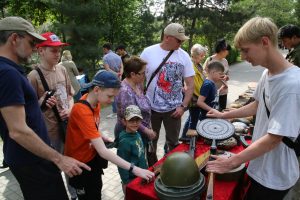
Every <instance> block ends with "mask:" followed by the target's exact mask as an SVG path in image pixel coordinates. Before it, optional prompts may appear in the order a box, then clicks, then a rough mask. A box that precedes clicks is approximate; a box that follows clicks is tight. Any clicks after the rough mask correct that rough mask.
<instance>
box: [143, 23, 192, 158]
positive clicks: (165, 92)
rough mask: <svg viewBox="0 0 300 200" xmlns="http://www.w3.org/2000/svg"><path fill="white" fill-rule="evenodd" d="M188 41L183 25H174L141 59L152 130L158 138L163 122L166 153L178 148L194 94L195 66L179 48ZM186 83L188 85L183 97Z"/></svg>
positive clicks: (154, 142)
mask: <svg viewBox="0 0 300 200" xmlns="http://www.w3.org/2000/svg"><path fill="white" fill-rule="evenodd" d="M188 39H189V37H187V36H185V30H184V28H183V26H182V25H181V24H178V23H171V24H169V25H168V26H167V27H166V28H165V29H164V32H163V37H162V42H161V43H160V44H155V45H152V46H150V47H147V48H146V49H144V51H143V52H142V54H141V58H142V59H143V60H145V61H146V62H147V63H148V64H147V67H146V80H147V85H148V84H149V86H148V88H147V93H146V95H147V96H148V98H149V99H150V102H151V109H152V116H151V123H152V128H153V130H154V131H155V132H156V133H158V134H157V136H159V131H160V128H161V123H162V122H163V124H164V126H165V129H166V144H167V149H166V151H167V152H168V151H169V150H172V149H174V148H175V147H176V146H177V144H178V138H179V132H180V127H181V116H182V115H183V113H184V112H185V111H186V110H187V109H188V104H189V102H190V100H191V98H192V94H193V90H194V75H195V71H194V69H193V63H192V62H191V59H190V57H189V55H188V53H187V52H186V51H184V50H183V49H181V48H180V46H181V44H182V43H183V42H184V41H186V40H188ZM172 51H173V52H172ZM170 52H172V54H171V53H170ZM169 53H170V57H169V58H168V59H167V60H166V62H165V63H163V65H162V67H161V68H160V70H159V71H158V73H157V74H156V75H155V76H154V78H153V79H152V80H151V81H150V77H151V76H152V74H153V73H154V71H156V69H157V68H158V67H159V66H160V65H161V64H162V62H163V60H164V58H165V57H167V56H168V54H169ZM183 82H185V84H184V88H185V89H184V95H183V85H182V83H183ZM157 141H158V137H157V138H156V139H155V140H154V141H153V144H154V149H155V152H156V148H157ZM154 155H155V158H154V160H156V161H157V156H156V154H154Z"/></svg>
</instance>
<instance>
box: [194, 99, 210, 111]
mask: <svg viewBox="0 0 300 200" xmlns="http://www.w3.org/2000/svg"><path fill="white" fill-rule="evenodd" d="M205 99H206V97H205V96H202V95H199V97H198V100H197V105H198V106H199V107H200V108H202V109H203V110H206V111H210V110H211V109H212V107H210V106H209V105H207V104H206V103H205Z"/></svg>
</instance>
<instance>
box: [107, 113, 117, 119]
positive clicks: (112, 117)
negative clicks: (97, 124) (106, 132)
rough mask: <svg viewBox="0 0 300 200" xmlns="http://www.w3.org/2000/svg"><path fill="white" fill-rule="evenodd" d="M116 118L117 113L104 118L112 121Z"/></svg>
mask: <svg viewBox="0 0 300 200" xmlns="http://www.w3.org/2000/svg"><path fill="white" fill-rule="evenodd" d="M116 117H117V113H112V114H109V115H107V116H106V118H107V119H114V118H116Z"/></svg>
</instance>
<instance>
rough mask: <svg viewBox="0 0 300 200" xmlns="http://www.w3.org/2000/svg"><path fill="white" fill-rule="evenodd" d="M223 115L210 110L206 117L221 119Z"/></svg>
mask: <svg viewBox="0 0 300 200" xmlns="http://www.w3.org/2000/svg"><path fill="white" fill-rule="evenodd" d="M222 115H223V113H221V112H219V111H218V110H216V109H211V110H209V111H208V112H207V114H206V116H207V117H209V118H222Z"/></svg>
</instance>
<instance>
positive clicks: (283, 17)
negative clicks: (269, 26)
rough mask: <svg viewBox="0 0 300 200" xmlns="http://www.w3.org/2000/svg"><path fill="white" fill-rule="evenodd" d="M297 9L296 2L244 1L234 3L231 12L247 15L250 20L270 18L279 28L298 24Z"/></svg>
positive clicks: (284, 0)
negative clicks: (257, 17)
mask: <svg viewBox="0 0 300 200" xmlns="http://www.w3.org/2000/svg"><path fill="white" fill-rule="evenodd" d="M298 1H299V0H298ZM295 8H297V6H296V2H295V1H294V0H280V1H278V0H266V1H256V0H243V1H237V2H236V3H233V4H232V6H231V10H239V11H241V12H243V13H247V14H248V15H249V18H250V17H254V16H262V17H270V18H272V19H273V21H274V22H275V23H276V24H277V26H278V27H281V26H283V25H285V24H289V23H291V24H294V23H296V22H297V18H296V16H295V14H296V13H295ZM298 9H299V8H298Z"/></svg>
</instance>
